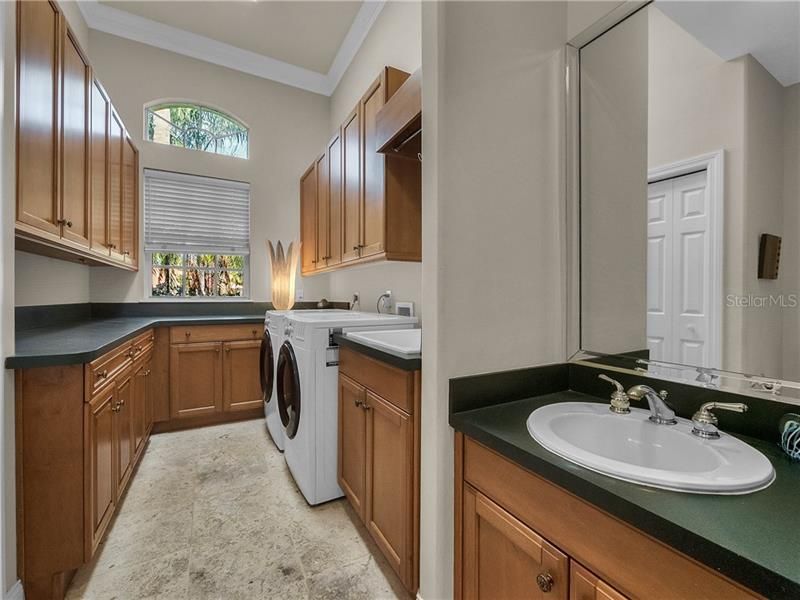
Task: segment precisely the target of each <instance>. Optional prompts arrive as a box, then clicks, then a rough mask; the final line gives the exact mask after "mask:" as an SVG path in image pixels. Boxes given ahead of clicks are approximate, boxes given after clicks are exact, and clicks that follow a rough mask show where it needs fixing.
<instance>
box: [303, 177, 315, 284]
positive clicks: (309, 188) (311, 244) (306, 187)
mask: <svg viewBox="0 0 800 600" xmlns="http://www.w3.org/2000/svg"><path fill="white" fill-rule="evenodd" d="M316 167H317V163H316V161H315V162H314V164H313V165H311V166H310V167H309V168H308V170H307V171H306V172H305V173H303V176H302V177H301V178H300V241H301V242H302V247H301V258H302V260H301V268H302V272H303V273H309V272H311V271H313V270H314V269H316V268H317V168H316Z"/></svg>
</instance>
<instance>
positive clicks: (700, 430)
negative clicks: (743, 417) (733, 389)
mask: <svg viewBox="0 0 800 600" xmlns="http://www.w3.org/2000/svg"><path fill="white" fill-rule="evenodd" d="M717 408H720V409H722V410H730V411H732V412H738V413H743V412H747V410H748V406H747V404H743V403H742V402H706V403H705V404H703V405H701V406H700V408H699V409H698V411H697V412H696V413H694V415H693V416H692V433H693V434H694V435H696V436H697V437H701V438H703V439H707V440H715V439H717V438H719V429H717V424H718V423H719V420H718V419H717V415H715V414H714V413H713V412H711V411H712V410H715V409H717Z"/></svg>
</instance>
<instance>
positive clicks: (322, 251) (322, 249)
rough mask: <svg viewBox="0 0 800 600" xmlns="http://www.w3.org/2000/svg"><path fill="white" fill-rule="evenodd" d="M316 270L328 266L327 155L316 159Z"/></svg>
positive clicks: (328, 205) (328, 207) (328, 208)
mask: <svg viewBox="0 0 800 600" xmlns="http://www.w3.org/2000/svg"><path fill="white" fill-rule="evenodd" d="M316 173H317V254H316V257H315V258H316V260H317V268H318V269H319V268H321V267H325V266H327V265H328V249H329V243H330V235H329V228H330V221H329V219H330V196H329V193H328V155H327V153H326V154H323V155H322V156H320V157H319V159H317V166H316Z"/></svg>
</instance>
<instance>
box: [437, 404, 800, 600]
mask: <svg viewBox="0 0 800 600" xmlns="http://www.w3.org/2000/svg"><path fill="white" fill-rule="evenodd" d="M581 401H582V402H597V401H598V400H597V398H594V397H593V396H588V395H585V394H581V393H579V392H574V391H563V392H556V393H553V394H547V395H543V396H538V397H534V398H527V399H523V400H516V401H513V402H507V403H503V404H499V405H494V406H489V407H485V408H479V409H475V410H471V411H465V412H459V413H453V414H451V416H450V424H451V426H453V427H454V428H455V429H456V430H458V431H461V432H463V433H465V434H466V435H469V436H470V437H474V438H475V439H476V440H478V441H479V442H482V443H484V444H486V445H488V446H490V447H492V448H494V449H495V450H497V451H499V452H500V453H501V454H504V455H506V456H507V457H508V458H510V459H512V460H514V462H517V463H519V464H521V465H522V466H524V467H526V468H528V469H530V470H533V471H536V472H538V473H539V474H541V475H543V476H545V477H546V478H547V479H550V480H551V481H553V482H554V483H556V484H557V485H561V486H562V487H565V488H566V489H568V490H569V491H573V493H577V495H582V494H581V493H580V492H577V491H576V490H575V489H570V487H573V488H574V487H581V488H583V491H589V492H591V493H592V495H593V496H595V495H596V496H597V498H600V497H602V502H595V501H594V500H595V499H596V498H595V499H590V498H587V500H589V501H590V502H592V503H593V504H597V505H598V506H599V507H600V508H602V509H604V510H607V511H608V512H610V513H612V514H614V515H615V516H617V517H618V518H620V519H622V520H624V521H627V522H629V523H631V524H632V525H634V526H636V527H638V528H640V529H642V530H643V531H645V532H646V533H649V534H650V535H652V536H653V537H655V538H657V539H660V540H661V541H663V542H665V543H667V544H669V545H670V546H673V547H675V548H677V549H679V550H681V551H682V552H684V553H686V554H688V555H690V556H692V557H693V558H695V559H696V560H698V561H699V562H702V563H704V564H706V565H707V566H709V567H711V568H714V569H716V570H718V571H720V572H722V573H724V574H725V575H727V576H728V577H730V578H731V579H734V580H736V581H739V582H741V583H742V584H744V585H747V586H748V587H750V588H751V589H754V590H756V591H758V592H760V593H762V594H765V595H767V596H769V597H779V596H783V595H784V594H786V595H787V597H791V596H794V597H798V596H800V542H799V541H798V534H800V503H799V502H798V500H800V464H797V463H792V462H791V461H790V460H789V458H788V457H786V456H785V455H784V454H783V453H782V452H781V450H780V448H778V446H777V445H774V444H770V443H768V442H764V441H761V440H757V439H753V438H745V437H743V436H738V437H741V438H742V439H743V440H744V441H746V442H747V443H749V444H751V445H752V446H753V447H755V448H756V449H758V450H759V451H761V452H762V453H763V454H764V455H765V456H766V457H767V458H768V459H769V460H770V462H771V463H772V465H773V467H774V468H775V472H776V480H775V482H774V483H773V484H772V485H771V486H770V487H768V488H767V489H765V490H762V491H760V492H755V493H753V494H747V495H739V496H720V495H701V494H685V493H680V492H671V491H666V490H659V489H655V488H649V487H645V486H641V485H637V484H633V483H628V482H624V481H621V480H617V479H613V478H611V477H607V476H605V475H601V474H599V473H595V472H593V471H590V470H588V469H585V468H583V467H580V466H578V465H575V464H573V463H571V462H569V461H567V460H564V459H562V458H561V457H559V456H556V455H555V454H552V453H551V452H549V451H547V450H545V449H544V448H543V447H542V446H540V445H539V444H538V443H537V442H536V441H535V440H534V439H533V438H532V437H531V436H530V434H529V433H528V430H527V426H526V420H527V418H528V415H529V414H530V413H531V412H532V411H533V410H535V409H536V408H538V407H540V406H544V405H547V404H553V403H556V402H581ZM533 463H536V464H533ZM537 465H538V467H539V468H537ZM544 471H546V472H544ZM550 475H555V476H550ZM576 484H577V485H576ZM595 492H596V494H595ZM634 513H636V514H635V515H634ZM632 517H635V518H632ZM634 521H635V522H634ZM748 563H749V565H752V566H753V567H755V569H751V570H752V571H753V572H742V571H741V570H740V568H741V567H742V566H744V565H747V564H748ZM757 570H763V571H764V572H762V573H761V574H759V573H756V572H755V571H757ZM763 575H776V576H778V578H779V579H782V580H783V581H777V580H776V581H772V582H764V581H762V576H763Z"/></svg>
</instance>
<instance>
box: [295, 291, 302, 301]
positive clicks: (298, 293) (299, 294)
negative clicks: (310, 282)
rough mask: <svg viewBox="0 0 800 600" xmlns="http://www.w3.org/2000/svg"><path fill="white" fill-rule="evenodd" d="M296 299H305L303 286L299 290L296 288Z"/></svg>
mask: <svg viewBox="0 0 800 600" xmlns="http://www.w3.org/2000/svg"><path fill="white" fill-rule="evenodd" d="M294 299H295V300H298V301H299V300H302V299H303V290H302V289H301V288H298V289H297V290H295V292H294Z"/></svg>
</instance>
